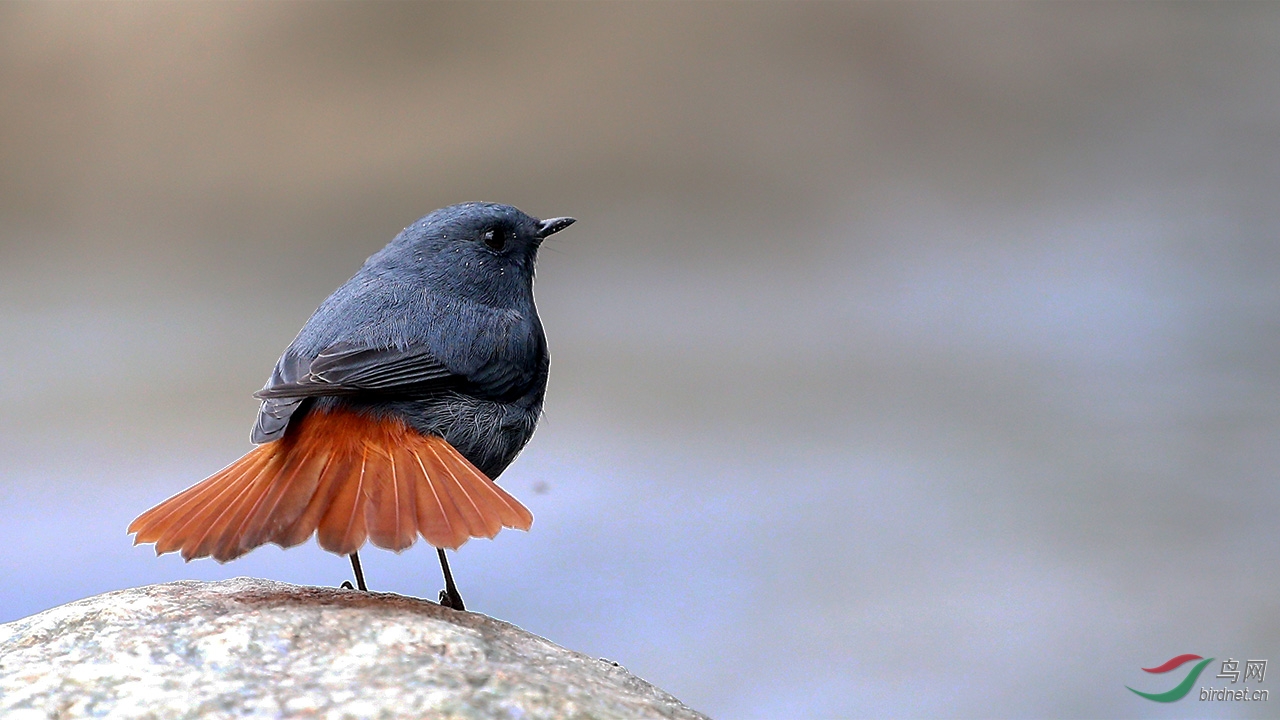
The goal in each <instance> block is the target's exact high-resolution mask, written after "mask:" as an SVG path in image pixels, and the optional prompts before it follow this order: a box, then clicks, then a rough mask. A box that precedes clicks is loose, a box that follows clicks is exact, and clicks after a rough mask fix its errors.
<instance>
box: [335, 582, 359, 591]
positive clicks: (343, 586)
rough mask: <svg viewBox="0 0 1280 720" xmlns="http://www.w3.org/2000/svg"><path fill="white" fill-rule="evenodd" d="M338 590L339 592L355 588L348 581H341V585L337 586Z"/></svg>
mask: <svg viewBox="0 0 1280 720" xmlns="http://www.w3.org/2000/svg"><path fill="white" fill-rule="evenodd" d="M338 588H339V589H340V590H355V589H356V586H355V585H352V584H351V581H350V580H343V581H342V584H341V585H339V586H338Z"/></svg>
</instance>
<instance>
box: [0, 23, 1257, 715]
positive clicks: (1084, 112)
mask: <svg viewBox="0 0 1280 720" xmlns="http://www.w3.org/2000/svg"><path fill="white" fill-rule="evenodd" d="M1278 191H1280V6H1277V5H1274V4H1267V5H1261V4H1259V5H1250V4H1232V5H1226V6H1224V5H1220V4H1214V5H1210V4H1199V5H1157V4H1142V5H1138V4H1123V5H1120V4H1047V5H1043V4H1036V5H1031V4H945V5H941V4H907V5H898V4H893V5H886V4H857V5H837V4H786V5H769V4H751V5H720V4H689V5H682V4H643V5H639V4H636V5H632V4H554V5H538V4H519V5H507V4H483V5H453V4H450V5H412V4H388V5H383V4H361V5H343V4H285V3H279V4H248V5H246V4H235V3H218V4H123V5H114V4H94V5H81V4H63V3H57V4H52V3H51V4H25V3H21V4H20V3H6V4H3V5H0V214H2V215H0V220H2V222H0V483H2V486H0V507H3V513H0V543H2V545H0V547H3V550H2V551H0V571H2V572H3V582H0V621H8V620H13V619H16V618H19V617H22V616H25V615H28V614H30V613H34V612H37V611H40V610H42V609H45V608H48V607H50V606H53V605H55V604H59V603H63V602H67V601H70V600H74V599H77V598H81V597H84V596H87V595H91V594H94V593H99V592H103V591H106V590H111V589H115V588H121V587H126V586H133V585H139V584H143V583H153V582H163V581H169V580H176V579H182V578H226V577H232V576H236V575H256V576H260V577H268V578H274V579H279V580H286V581H290V582H297V583H313V584H322V585H336V584H338V583H340V582H341V581H342V580H344V579H345V578H346V577H347V576H348V572H349V569H348V565H347V562H346V560H345V559H343V558H339V557H335V556H332V555H328V554H326V553H324V552H322V551H320V550H319V549H318V548H317V547H316V546H315V545H314V543H311V544H308V545H305V546H302V547H299V548H295V549H292V550H289V551H287V552H285V551H280V550H279V549H278V548H275V547H274V546H272V547H268V548H263V549H260V550H257V551H255V552H254V553H252V554H251V555H249V556H247V557H246V558H244V559H242V560H239V561H236V562H235V563H232V564H229V565H225V566H220V565H217V564H216V563H213V562H211V561H208V560H203V561H198V562H194V563H191V564H189V565H184V564H183V563H182V562H181V560H180V559H178V558H176V557H174V556H172V555H170V556H165V557H163V558H160V559H156V558H155V557H154V556H153V554H152V552H151V549H150V548H149V547H140V548H133V547H131V546H130V540H129V538H128V537H126V536H125V534H124V528H125V526H126V525H127V524H128V523H129V521H130V520H131V519H132V518H133V517H134V516H135V515H136V514H137V513H139V512H141V511H142V510H144V509H146V508H147V507H149V506H150V505H151V504H153V503H154V502H156V501H158V500H160V499H162V498H164V497H166V496H168V495H170V494H172V493H174V492H176V491H178V490H181V489H182V488H185V487H187V486H188V485H190V484H192V483H194V482H196V481H198V480H200V479H201V478H203V477H204V476H206V475H207V474H209V473H211V472H212V471H214V470H216V469H218V468H220V467H222V466H223V465H224V464H226V463H228V462H230V461H231V460H233V459H234V458H236V457H238V456H239V455H240V454H241V453H243V452H244V451H246V450H247V449H248V448H249V442H248V434H249V428H250V425H251V423H252V421H253V417H254V412H255V408H256V404H255V401H254V400H253V398H252V397H251V393H252V392H254V391H255V390H257V389H258V388H259V387H260V386H261V385H262V383H263V382H264V381H265V379H266V378H267V375H268V373H269V371H270V369H271V366H272V364H273V362H274V361H275V359H276V357H277V356H278V354H279V353H280V352H281V351H282V350H283V349H284V347H285V346H286V345H287V344H288V343H289V341H290V340H291V339H292V337H293V334H294V332H296V331H297V329H298V328H299V327H300V326H301V325H302V323H303V322H304V321H305V320H306V319H307V317H308V316H309V314H310V312H311V311H312V310H313V309H314V308H315V306H316V305H317V304H318V303H319V302H320V301H321V300H322V299H323V298H324V297H325V296H326V295H327V294H328V293H329V292H330V291H332V290H333V289H334V288H335V287H337V286H338V285H339V284H340V283H341V282H342V281H343V280H345V279H346V278H347V277H348V276H350V275H351V274H352V273H353V272H355V270H356V269H357V268H358V267H359V265H360V263H361V262H362V261H363V260H364V258H365V257H366V256H368V255H369V254H370V253H372V252H373V251H375V250H377V249H378V248H379V247H381V246H382V245H383V244H384V243H386V242H387V241H388V240H390V239H391V237H392V236H394V235H395V234H396V233H397V232H398V231H399V230H400V229H401V228H402V227H404V226H405V225H407V224H409V223H410V222H412V221H413V220H414V219H416V218H417V217H419V216H420V215H423V214H425V213H426V212H428V211H430V210H432V209H434V208H437V207H440V206H443V205H446V204H450V203H454V202H459V201H464V200H494V201H501V202H507V203H512V204H515V205H517V206H519V207H521V208H522V209H524V210H526V211H528V212H530V213H532V214H535V215H540V216H543V217H547V216H553V215H574V216H576V217H578V218H579V223H578V224H577V225H576V226H574V227H573V228H572V229H571V230H570V231H568V232H565V233H563V234H562V235H559V236H557V237H556V238H555V239H554V242H551V243H548V245H547V246H546V247H545V249H544V251H543V254H542V257H541V259H540V265H539V275H538V283H537V296H538V301H539V307H540V309H541V312H542V316H543V320H544V323H545V325H546V328H547V333H548V336H549V339H550V343H551V349H552V376H551V386H550V389H549V396H548V397H549V399H548V402H547V409H546V416H545V418H544V420H543V422H542V425H541V426H540V428H539V430H538V433H537V434H536V435H535V436H534V439H533V442H532V443H531V444H530V446H529V447H528V449H527V450H526V451H525V453H524V454H523V455H522V456H521V458H520V459H519V460H518V461H517V462H516V463H515V465H514V466H513V467H512V468H511V469H510V470H509V471H508V472H507V473H506V474H505V475H503V477H502V482H503V484H504V485H505V486H506V487H508V488H510V489H511V490H512V491H513V492H514V494H515V495H516V496H517V497H520V498H521V499H523V500H524V501H525V502H526V503H527V504H528V505H529V507H530V508H531V509H532V510H533V511H534V513H535V514H536V516H537V521H536V522H535V524H534V528H533V531H532V532H531V533H528V534H523V533H518V532H510V531H508V532H505V533H502V534H501V535H499V536H498V537H497V538H496V540H494V541H492V542H489V541H473V542H471V543H469V544H468V545H467V546H465V547H464V548H463V549H462V551H461V552H460V553H458V555H457V557H456V562H455V569H456V572H457V575H458V578H459V582H460V584H461V589H462V591H463V594H464V596H465V597H466V599H467V601H468V604H469V605H470V606H471V607H473V608H474V609H476V610H478V611H480V612H484V613H487V614H490V615H494V616H496V617H499V618H503V619H505V620H509V621H512V622H515V623H517V624H519V625H521V626H523V627H525V628H527V629H529V630H531V631H533V632H536V633H538V634H541V635H544V636H546V637H548V638H550V639H551V640H553V641H555V642H557V643H560V644H562V645H565V646H567V647H570V648H573V649H576V650H580V651H583V652H586V653H589V654H592V655H599V656H605V657H609V658H611V659H614V660H617V661H619V662H621V663H622V664H624V665H626V666H627V667H628V668H630V669H631V670H633V671H634V672H636V673H638V674H639V675H641V676H643V677H645V678H647V679H649V680H651V681H653V682H655V683H657V684H658V685H660V686H662V687H664V688H666V689H668V690H670V691H671V692H673V693H674V694H676V695H677V696H678V697H680V698H681V699H683V700H684V701H686V702H687V703H689V704H690V705H692V706H693V707H695V708H698V709H700V710H703V711H705V712H708V713H710V714H712V715H713V716H716V717H724V718H766V717H775V718H776V717H837V716H880V717H887V716H926V715H929V716H937V715H948V716H1051V715H1052V716H1086V715H1087V716H1104V715H1105V716H1149V717H1168V716H1175V715H1180V716H1185V715H1195V716H1208V715H1220V716H1257V717H1264V716H1274V715H1275V714H1276V713H1277V712H1280V679H1276V678H1269V679H1268V680H1267V681H1266V682H1265V683H1264V684H1262V685H1257V683H1254V685H1255V686H1256V687H1263V688H1267V687H1268V686H1270V688H1271V689H1272V691H1273V694H1275V695H1277V697H1274V698H1272V700H1271V701H1270V704H1253V705H1249V704H1219V703H1215V704H1212V705H1211V704H1209V703H1201V702H1198V701H1197V700H1196V699H1195V697H1194V693H1193V696H1191V697H1188V698H1186V699H1184V700H1183V701H1181V702H1179V703H1175V704H1172V705H1161V704H1157V703H1152V702H1148V701H1146V700H1143V699H1141V698H1138V697H1136V696H1134V695H1133V694H1131V693H1130V692H1129V691H1127V690H1125V689H1124V686H1125V685H1131V686H1133V687H1136V688H1138V689H1141V690H1147V691H1152V692H1160V691H1164V690H1167V689H1169V688H1170V687H1172V686H1173V685H1174V684H1176V681H1177V680H1178V679H1180V677H1181V676H1182V675H1183V674H1184V673H1182V672H1175V673H1170V674H1169V675H1164V676H1156V675H1147V674H1146V673H1143V672H1141V670H1139V668H1140V667H1150V666H1153V665H1156V664H1159V663H1162V662H1164V661H1165V660H1167V659H1168V658H1170V657H1172V656H1174V655H1178V654H1182V653H1197V654H1200V655H1203V656H1205V657H1210V656H1213V657H1222V658H1225V657H1229V656H1230V657H1235V658H1237V659H1241V660H1243V659H1246V658H1268V659H1270V661H1271V663H1272V664H1277V663H1280V651H1278V648H1280V643H1278V642H1277V641H1278V640H1280V626H1278V621H1280V574H1278V573H1277V571H1276V557H1277V549H1278V548H1277V545H1278V544H1280V531H1278V530H1277V523H1276V520H1277V512H1276V511H1277V507H1278V505H1280V488H1278V486H1277V483H1276V470H1277V467H1280V435H1278V431H1280V404H1278V403H1277V400H1278V398H1277V391H1278V390H1280V244H1278V242H1277V234H1278V232H1280V202H1278V197H1277V195H1278ZM365 562H366V569H367V573H368V575H369V579H370V583H371V585H372V586H373V587H374V588H375V589H379V590H393V591H396V592H402V593H407V594H413V595H418V596H434V594H435V592H436V591H437V590H438V589H439V587H440V578H439V574H438V573H439V570H438V567H437V565H436V563H435V560H434V557H433V554H432V552H431V550H430V548H427V547H424V546H423V545H421V544H419V545H418V546H415V547H414V548H413V549H412V550H410V551H408V552H406V553H404V554H403V555H400V556H396V555H393V554H391V553H387V552H383V551H377V550H370V551H369V552H366V553H365ZM1188 667H1189V666H1188ZM1217 669H1218V666H1217V663H1215V664H1214V665H1211V666H1210V669H1209V670H1207V671H1206V672H1205V675H1204V676H1202V678H1201V680H1200V682H1199V683H1198V686H1210V685H1214V686H1219V687H1221V686H1223V685H1224V684H1226V681H1225V680H1215V679H1213V677H1212V675H1213V673H1215V672H1216V671H1217ZM1272 672H1273V673H1274V672H1280V669H1273V671H1272ZM1175 676H1177V677H1175Z"/></svg>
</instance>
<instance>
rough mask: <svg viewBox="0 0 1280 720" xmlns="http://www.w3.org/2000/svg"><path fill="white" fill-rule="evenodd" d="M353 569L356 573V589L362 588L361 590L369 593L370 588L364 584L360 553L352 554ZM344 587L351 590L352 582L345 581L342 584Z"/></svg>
mask: <svg viewBox="0 0 1280 720" xmlns="http://www.w3.org/2000/svg"><path fill="white" fill-rule="evenodd" d="M351 569H352V570H354V571H355V572H356V587H358V588H360V590H362V591H364V592H369V588H367V587H365V584H364V571H363V570H361V569H360V553H358V552H353V553H351ZM342 587H344V588H346V589H348V590H350V589H351V581H350V580H346V581H344V582H343V583H342Z"/></svg>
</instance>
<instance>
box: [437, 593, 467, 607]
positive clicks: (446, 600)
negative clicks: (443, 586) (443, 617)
mask: <svg viewBox="0 0 1280 720" xmlns="http://www.w3.org/2000/svg"><path fill="white" fill-rule="evenodd" d="M440 604H441V605H443V606H444V607H447V608H451V609H453V610H457V611H459V612H461V611H463V610H466V609H467V606H466V605H463V604H462V596H461V595H459V594H458V591H457V590H456V589H454V590H453V592H449V591H448V590H441V591H440Z"/></svg>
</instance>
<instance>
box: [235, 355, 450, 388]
mask: <svg viewBox="0 0 1280 720" xmlns="http://www.w3.org/2000/svg"><path fill="white" fill-rule="evenodd" d="M450 379H457V378H456V376H454V375H453V373H451V372H450V371H449V368H447V367H445V365H444V363H442V362H440V360H439V359H438V358H436V356H435V355H434V354H432V353H431V351H430V350H429V349H427V348H425V347H421V346H418V347H407V348H394V347H393V348H368V347H360V346H357V345H353V344H350V343H346V342H340V343H337V344H334V345H331V346H329V347H328V348H326V349H324V350H323V351H321V352H320V354H319V355H317V356H316V357H315V359H309V358H305V357H299V356H296V355H291V354H289V353H286V354H285V356H284V357H282V358H280V362H279V363H278V364H277V365H276V371H275V372H274V373H272V375H271V380H270V381H269V382H268V383H267V386H266V387H264V388H263V389H262V390H260V391H258V392H256V393H254V397H258V398H261V399H264V400H266V399H271V398H304V397H318V396H322V395H343V394H350V393H357V392H379V391H384V392H385V391H404V390H410V389H413V388H423V389H426V388H429V387H431V386H439V385H441V384H444V383H445V382H447V381H449V380H450Z"/></svg>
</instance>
